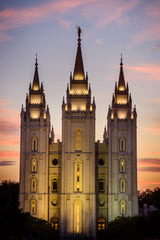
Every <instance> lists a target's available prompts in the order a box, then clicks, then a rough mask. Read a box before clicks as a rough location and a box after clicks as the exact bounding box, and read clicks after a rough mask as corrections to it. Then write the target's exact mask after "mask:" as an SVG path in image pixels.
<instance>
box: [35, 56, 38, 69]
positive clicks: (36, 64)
mask: <svg viewBox="0 0 160 240" xmlns="http://www.w3.org/2000/svg"><path fill="white" fill-rule="evenodd" d="M35 66H36V67H37V66H38V60H37V53H36V63H35Z"/></svg>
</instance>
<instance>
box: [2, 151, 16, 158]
mask: <svg viewBox="0 0 160 240" xmlns="http://www.w3.org/2000/svg"><path fill="white" fill-rule="evenodd" d="M10 157H11V158H13V157H19V151H0V158H10Z"/></svg>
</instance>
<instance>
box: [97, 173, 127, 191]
mask: <svg viewBox="0 0 160 240" xmlns="http://www.w3.org/2000/svg"><path fill="white" fill-rule="evenodd" d="M98 190H99V192H104V191H105V188H104V177H100V178H99V182H98ZM119 191H120V193H125V192H126V180H125V179H124V178H121V179H120V181H119Z"/></svg>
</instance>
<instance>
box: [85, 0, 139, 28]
mask: <svg viewBox="0 0 160 240" xmlns="http://www.w3.org/2000/svg"><path fill="white" fill-rule="evenodd" d="M138 4H139V1H138V0H133V1H123V0H111V1H105V0H102V1H98V0H97V1H95V3H94V4H92V5H87V6H85V8H84V9H83V10H82V14H83V16H84V17H85V18H86V19H89V20H92V21H93V22H94V24H95V25H96V26H97V27H106V26H107V25H108V24H110V23H112V22H113V21H115V20H117V19H118V21H117V23H118V24H120V25H124V24H126V23H128V21H129V18H128V17H127V15H126V13H127V12H128V11H130V10H131V9H132V8H134V7H135V6H137V5H138ZM113 13H114V14H113ZM121 17H122V18H121Z"/></svg>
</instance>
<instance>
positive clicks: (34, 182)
mask: <svg viewBox="0 0 160 240" xmlns="http://www.w3.org/2000/svg"><path fill="white" fill-rule="evenodd" d="M31 192H37V180H36V178H32V179H31Z"/></svg>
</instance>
